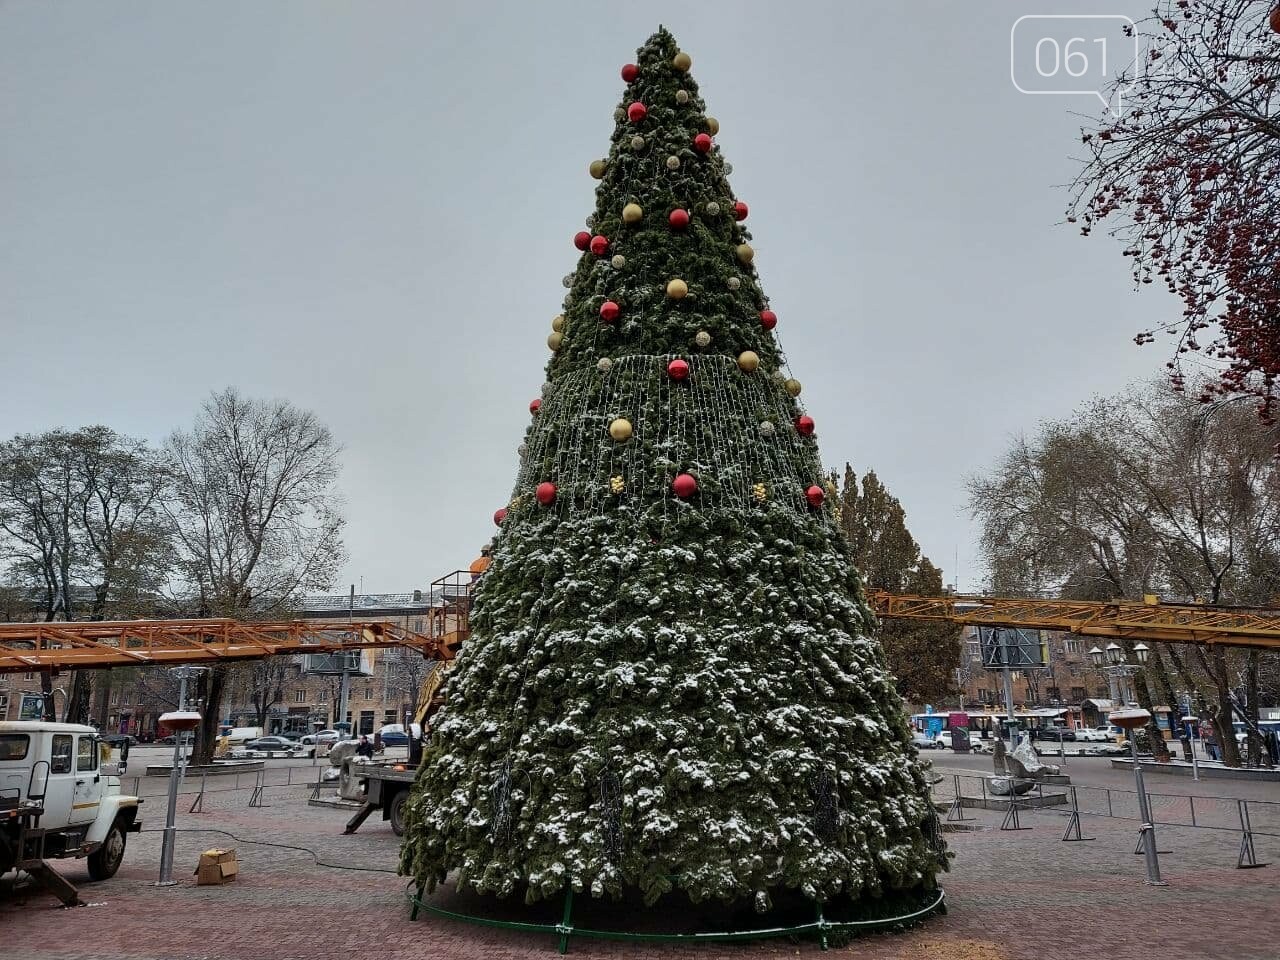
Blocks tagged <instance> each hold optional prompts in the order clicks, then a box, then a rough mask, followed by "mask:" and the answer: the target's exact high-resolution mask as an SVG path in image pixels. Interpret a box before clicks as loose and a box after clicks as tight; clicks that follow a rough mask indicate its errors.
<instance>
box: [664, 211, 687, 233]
mask: <svg viewBox="0 0 1280 960" xmlns="http://www.w3.org/2000/svg"><path fill="white" fill-rule="evenodd" d="M667 220H668V221H670V223H671V229H673V230H683V229H684V228H685V227H687V226H688V225H689V211H688V210H681V209H680V208H679V207H676V208H675V209H674V210H672V211H671V215H670V216H668V217H667Z"/></svg>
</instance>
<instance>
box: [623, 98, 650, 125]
mask: <svg viewBox="0 0 1280 960" xmlns="http://www.w3.org/2000/svg"><path fill="white" fill-rule="evenodd" d="M648 115H649V108H648V107H646V106H645V105H644V104H643V103H641V102H640V101H639V100H637V101H636V102H635V103H633V104H632V105H631V106H629V107H627V119H628V120H630V121H631V122H632V123H639V122H640V121H641V120H643V119H644V118H645V117H647V116H648Z"/></svg>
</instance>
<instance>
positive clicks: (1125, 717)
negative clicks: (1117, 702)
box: [1110, 708, 1168, 887]
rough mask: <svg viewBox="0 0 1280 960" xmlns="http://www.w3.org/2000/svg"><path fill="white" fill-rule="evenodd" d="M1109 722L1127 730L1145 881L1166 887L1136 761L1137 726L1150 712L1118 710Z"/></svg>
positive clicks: (1143, 723) (1139, 768) (1145, 793)
mask: <svg viewBox="0 0 1280 960" xmlns="http://www.w3.org/2000/svg"><path fill="white" fill-rule="evenodd" d="M1110 719H1111V722H1112V723H1114V724H1115V725H1116V726H1119V727H1123V728H1124V729H1126V730H1128V731H1129V754H1130V756H1132V757H1133V781H1134V786H1135V787H1136V788H1137V791H1138V815H1139V816H1140V817H1142V826H1141V827H1140V828H1139V831H1140V833H1141V836H1142V852H1143V853H1144V854H1145V855H1146V858H1147V883H1149V884H1151V885H1152V886H1153V887H1166V886H1168V883H1166V882H1165V881H1164V880H1162V879H1160V856H1159V854H1158V853H1157V852H1156V825H1155V822H1154V821H1153V820H1152V818H1151V806H1150V804H1149V803H1148V802H1147V790H1146V787H1145V786H1144V784H1143V782H1142V764H1141V763H1140V762H1139V761H1138V737H1137V731H1138V728H1140V727H1142V726H1144V725H1145V724H1146V723H1147V721H1149V720H1150V719H1151V714H1150V713H1149V712H1148V711H1146V710H1143V709H1141V708H1136V709H1128V710H1118V711H1115V712H1113V713H1112V714H1111V718H1110Z"/></svg>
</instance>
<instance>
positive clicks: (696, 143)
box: [693, 133, 711, 153]
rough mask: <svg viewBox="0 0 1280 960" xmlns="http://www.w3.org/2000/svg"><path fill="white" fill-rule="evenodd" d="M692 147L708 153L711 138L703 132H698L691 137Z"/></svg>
mask: <svg viewBox="0 0 1280 960" xmlns="http://www.w3.org/2000/svg"><path fill="white" fill-rule="evenodd" d="M693 149H695V150H697V151H698V152H699V153H709V152H710V151H711V138H710V137H709V136H707V135H706V134H705V133H700V134H698V135H697V136H696V137H694V138H693Z"/></svg>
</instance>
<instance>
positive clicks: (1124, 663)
mask: <svg viewBox="0 0 1280 960" xmlns="http://www.w3.org/2000/svg"><path fill="white" fill-rule="evenodd" d="M1133 656H1134V658H1135V659H1136V660H1137V661H1138V662H1137V663H1136V664H1133V663H1129V661H1128V658H1127V657H1126V656H1125V653H1124V647H1122V646H1120V644H1118V643H1115V642H1112V643H1108V644H1107V649H1106V650H1101V649H1099V648H1098V647H1094V648H1093V649H1092V650H1090V651H1089V659H1090V660H1092V661H1093V665H1094V666H1095V667H1097V668H1099V669H1100V670H1101V671H1102V672H1103V674H1104V675H1105V676H1106V678H1107V686H1108V687H1109V688H1110V693H1111V700H1112V702H1113V703H1118V704H1120V705H1121V706H1123V705H1124V703H1125V701H1126V697H1125V696H1124V694H1125V689H1124V688H1125V686H1126V685H1127V686H1128V687H1129V691H1130V692H1132V688H1133V675H1134V674H1135V673H1137V672H1138V671H1139V670H1141V669H1142V668H1143V666H1145V665H1146V662H1147V659H1148V657H1150V656H1151V648H1150V647H1148V646H1147V645H1146V644H1145V643H1138V644H1135V645H1134V648H1133ZM1128 699H1136V698H1132V697H1130V698H1128Z"/></svg>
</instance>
